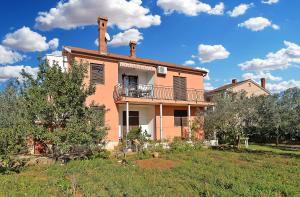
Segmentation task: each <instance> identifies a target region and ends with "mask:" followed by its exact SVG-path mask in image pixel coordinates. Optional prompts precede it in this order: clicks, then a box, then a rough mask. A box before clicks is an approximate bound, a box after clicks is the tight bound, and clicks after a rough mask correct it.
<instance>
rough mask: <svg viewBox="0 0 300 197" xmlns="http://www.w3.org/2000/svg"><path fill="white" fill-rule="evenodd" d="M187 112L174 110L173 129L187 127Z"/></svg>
mask: <svg viewBox="0 0 300 197" xmlns="http://www.w3.org/2000/svg"><path fill="white" fill-rule="evenodd" d="M187 114H188V113H187V110H174V126H175V127H187V126H188V117H187Z"/></svg>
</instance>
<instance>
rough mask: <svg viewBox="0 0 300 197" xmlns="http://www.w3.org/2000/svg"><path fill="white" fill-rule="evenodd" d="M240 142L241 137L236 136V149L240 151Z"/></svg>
mask: <svg viewBox="0 0 300 197" xmlns="http://www.w3.org/2000/svg"><path fill="white" fill-rule="evenodd" d="M240 142H241V136H240V135H238V136H237V140H236V146H237V149H240Z"/></svg>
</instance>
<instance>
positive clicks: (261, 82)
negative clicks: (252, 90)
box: [260, 78, 266, 88]
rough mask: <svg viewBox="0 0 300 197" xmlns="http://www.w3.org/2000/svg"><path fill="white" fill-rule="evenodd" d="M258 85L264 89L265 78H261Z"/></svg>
mask: <svg viewBox="0 0 300 197" xmlns="http://www.w3.org/2000/svg"><path fill="white" fill-rule="evenodd" d="M260 84H261V87H263V88H266V78H261V79H260Z"/></svg>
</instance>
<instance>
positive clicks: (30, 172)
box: [19, 171, 48, 181]
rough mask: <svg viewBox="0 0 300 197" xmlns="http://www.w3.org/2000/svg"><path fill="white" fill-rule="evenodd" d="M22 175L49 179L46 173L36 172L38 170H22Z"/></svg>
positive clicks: (41, 179) (37, 178) (42, 179)
mask: <svg viewBox="0 0 300 197" xmlns="http://www.w3.org/2000/svg"><path fill="white" fill-rule="evenodd" d="M19 175H20V176H25V177H33V178H34V179H36V180H40V181H47V180H48V176H47V175H46V174H45V173H42V172H36V171H27V172H22V173H20V174H19Z"/></svg>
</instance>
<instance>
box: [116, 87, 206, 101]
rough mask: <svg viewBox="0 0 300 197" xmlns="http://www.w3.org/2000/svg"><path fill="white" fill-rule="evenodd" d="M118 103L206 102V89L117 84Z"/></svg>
mask: <svg viewBox="0 0 300 197" xmlns="http://www.w3.org/2000/svg"><path fill="white" fill-rule="evenodd" d="M114 99H115V102H116V103H121V102H123V101H136V102H152V103H153V102H162V103H204V102H205V100H204V90H201V89H186V90H185V91H175V90H174V88H173V87H169V86H154V85H152V84H131V85H124V84H117V85H116V86H115V88H114Z"/></svg>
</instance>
